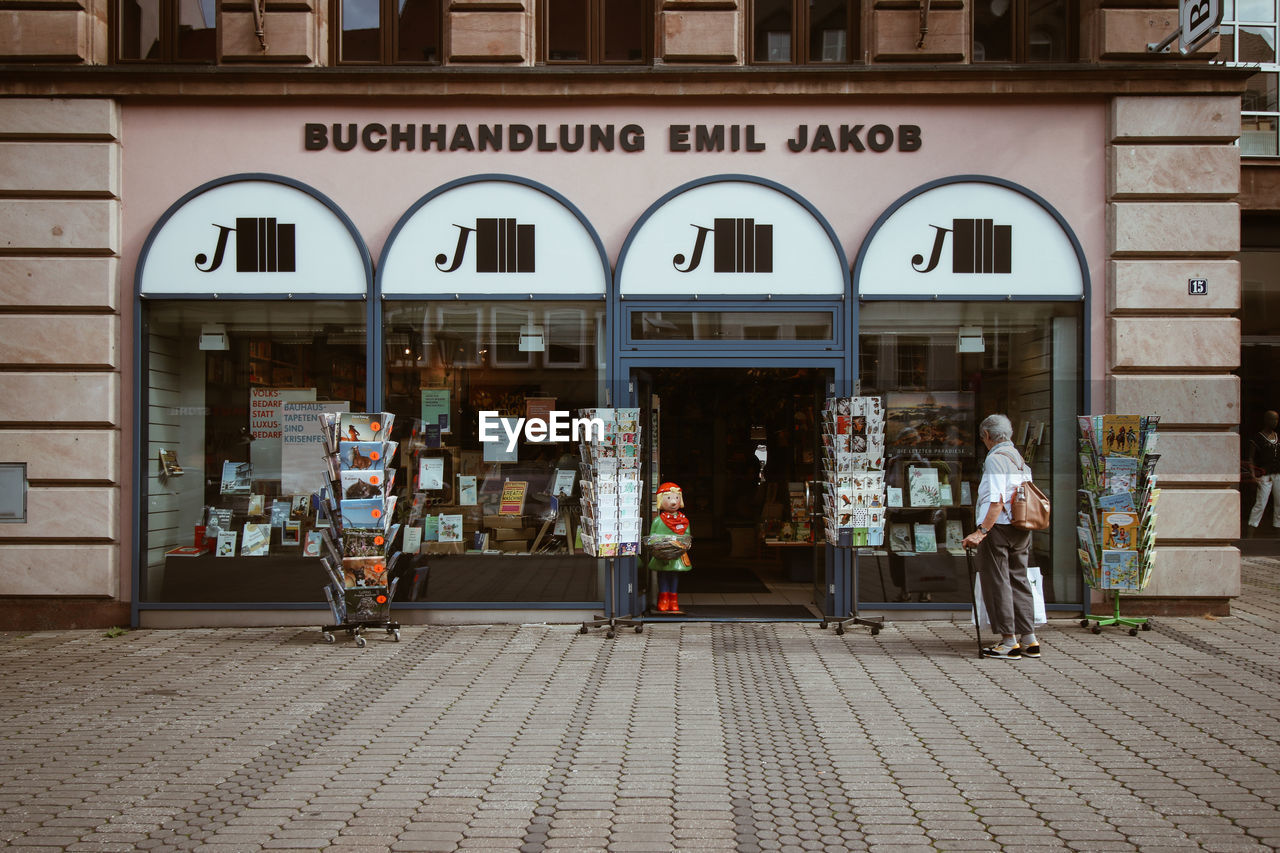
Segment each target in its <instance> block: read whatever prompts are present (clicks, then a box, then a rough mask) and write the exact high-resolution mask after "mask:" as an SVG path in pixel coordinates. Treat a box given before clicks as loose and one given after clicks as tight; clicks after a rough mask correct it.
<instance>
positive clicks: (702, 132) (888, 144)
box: [302, 122, 924, 154]
mask: <svg viewBox="0 0 1280 853" xmlns="http://www.w3.org/2000/svg"><path fill="white" fill-rule="evenodd" d="M302 139H303V147H304V148H305V149H306V150H307V151H324V150H326V149H329V148H332V149H334V150H336V151H352V150H354V149H356V148H357V147H359V148H362V149H364V150H365V151H424V152H425V151H504V150H505V151H568V152H574V151H614V150H619V151H623V152H627V153H636V152H640V151H644V150H645V129H644V128H643V127H641V126H640V125H638V124H624V125H622V126H620V127H617V126H615V125H612V124H603V125H601V124H589V125H588V124H562V125H550V124H538V125H528V124H506V125H503V124H477V125H467V124H456V125H447V124H392V125H385V124H380V123H378V122H371V123H369V124H357V123H355V122H346V123H342V122H335V123H333V124H322V123H319V122H307V123H306V124H304V125H303V126H302ZM666 142H667V150H668V151H673V152H686V151H687V152H691V153H696V152H723V151H745V152H757V151H765V150H767V149H768V141H767V140H764V139H760V138H759V137H758V133H757V129H756V126H755V125H754V124H672V125H668V126H667V129H666ZM923 143H924V138H923V135H922V133H921V130H920V126H919V125H915V124H899V125H895V126H890V125H887V124H872V125H864V124H836V125H830V124H814V125H808V124H802V125H799V126H798V127H797V128H796V131H795V133H794V134H793V135H792V136H791V138H790V139H788V140H786V141H785V143H784V144H785V145H786V149H787V150H788V151H791V152H793V153H796V154H799V153H801V152H817V151H828V152H842V151H852V152H854V153H861V152H864V151H871V152H874V153H882V152H885V151H890V150H896V151H904V152H911V151H919V150H920V147H921V146H922V145H923Z"/></svg>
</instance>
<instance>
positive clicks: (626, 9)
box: [600, 0, 645, 62]
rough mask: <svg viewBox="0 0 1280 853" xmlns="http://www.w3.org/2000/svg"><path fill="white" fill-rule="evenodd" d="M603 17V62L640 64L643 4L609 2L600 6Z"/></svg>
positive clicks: (634, 0)
mask: <svg viewBox="0 0 1280 853" xmlns="http://www.w3.org/2000/svg"><path fill="white" fill-rule="evenodd" d="M600 10H601V14H602V15H603V16H604V61H605V62H640V61H641V60H643V59H644V24H645V22H644V14H643V10H644V3H643V1H642V0H609V2H607V3H601V4H600Z"/></svg>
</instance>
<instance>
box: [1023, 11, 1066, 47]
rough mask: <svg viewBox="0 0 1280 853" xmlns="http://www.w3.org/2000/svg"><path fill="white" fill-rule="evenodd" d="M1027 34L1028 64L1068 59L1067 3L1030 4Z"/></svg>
mask: <svg viewBox="0 0 1280 853" xmlns="http://www.w3.org/2000/svg"><path fill="white" fill-rule="evenodd" d="M1029 15H1030V21H1029V22H1028V34H1027V42H1028V43H1027V61H1028V62H1062V61H1064V60H1066V58H1067V2H1066V0H1047V2H1038V3H1037V2H1033V3H1031V4H1030V10H1029Z"/></svg>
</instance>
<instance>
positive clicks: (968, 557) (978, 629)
mask: <svg viewBox="0 0 1280 853" xmlns="http://www.w3.org/2000/svg"><path fill="white" fill-rule="evenodd" d="M964 560H965V564H966V565H967V566H968V567H969V609H970V611H971V612H972V613H973V631H974V633H975V634H977V635H978V657H982V623H980V622H979V621H978V597H977V596H976V595H974V594H973V549H972V548H965V549H964Z"/></svg>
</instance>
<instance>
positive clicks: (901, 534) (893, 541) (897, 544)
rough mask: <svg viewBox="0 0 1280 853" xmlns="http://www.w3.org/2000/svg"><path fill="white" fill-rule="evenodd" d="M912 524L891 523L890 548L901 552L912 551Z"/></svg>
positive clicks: (907, 552)
mask: <svg viewBox="0 0 1280 853" xmlns="http://www.w3.org/2000/svg"><path fill="white" fill-rule="evenodd" d="M911 544H912V543H911V526H910V525H907V524H890V525H889V550H891V551H895V552H897V553H899V554H909V553H911Z"/></svg>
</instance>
